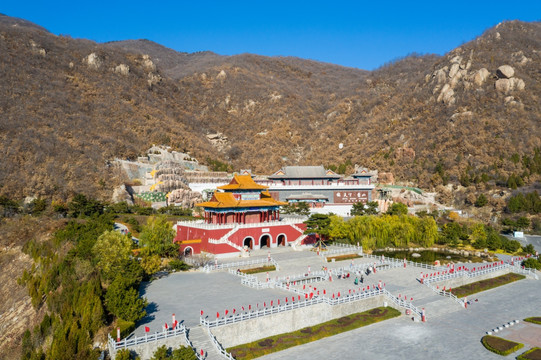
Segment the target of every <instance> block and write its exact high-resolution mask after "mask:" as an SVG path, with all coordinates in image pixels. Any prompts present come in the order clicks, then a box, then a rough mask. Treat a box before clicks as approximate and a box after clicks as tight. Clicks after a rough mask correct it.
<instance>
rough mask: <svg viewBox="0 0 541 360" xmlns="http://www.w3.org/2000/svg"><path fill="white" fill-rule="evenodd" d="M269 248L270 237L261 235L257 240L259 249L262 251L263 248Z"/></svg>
mask: <svg viewBox="0 0 541 360" xmlns="http://www.w3.org/2000/svg"><path fill="white" fill-rule="evenodd" d="M265 246H266V247H269V248H270V246H271V237H270V235H263V236H261V237H260V238H259V248H260V249H263V247H265Z"/></svg>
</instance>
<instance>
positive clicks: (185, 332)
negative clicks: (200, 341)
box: [184, 328, 204, 360]
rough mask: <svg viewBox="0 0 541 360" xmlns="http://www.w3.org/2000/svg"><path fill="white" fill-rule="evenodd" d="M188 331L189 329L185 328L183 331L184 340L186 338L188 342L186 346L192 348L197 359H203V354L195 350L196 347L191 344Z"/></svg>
mask: <svg viewBox="0 0 541 360" xmlns="http://www.w3.org/2000/svg"><path fill="white" fill-rule="evenodd" d="M188 332H190V330H189V329H188V328H186V331H184V340H186V344H188V346H189V347H191V348H192V350H193V352H194V353H195V356H196V357H197V359H198V360H203V359H204V357H203V355H201V354H200V353H198V352H197V349H196V348H195V347H194V346H193V343H192V342H191V341H190V339H189V338H188Z"/></svg>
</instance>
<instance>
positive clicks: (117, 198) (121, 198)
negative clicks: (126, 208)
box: [111, 184, 133, 205]
mask: <svg viewBox="0 0 541 360" xmlns="http://www.w3.org/2000/svg"><path fill="white" fill-rule="evenodd" d="M111 201H112V202H113V203H115V204H116V203H120V202H125V203H127V204H128V205H133V196H132V194H130V192H129V191H128V189H127V188H126V185H124V184H122V185H120V186H119V187H117V188H115V189H114V191H113V197H112V199H111Z"/></svg>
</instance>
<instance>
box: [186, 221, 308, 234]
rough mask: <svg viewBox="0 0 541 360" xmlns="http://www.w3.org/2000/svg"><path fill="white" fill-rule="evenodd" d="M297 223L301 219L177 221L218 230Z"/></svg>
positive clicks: (191, 225)
mask: <svg viewBox="0 0 541 360" xmlns="http://www.w3.org/2000/svg"><path fill="white" fill-rule="evenodd" d="M301 223H302V221H301ZM296 224H299V221H298V220H295V219H282V220H272V221H263V222H258V223H253V224H238V223H231V224H208V223H205V222H202V220H194V221H177V225H181V226H189V227H193V228H198V229H205V230H216V229H233V230H234V229H247V228H254V227H261V226H283V225H296ZM299 231H301V232H302V230H300V229H299Z"/></svg>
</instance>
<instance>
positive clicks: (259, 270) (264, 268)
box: [240, 265, 276, 274]
mask: <svg viewBox="0 0 541 360" xmlns="http://www.w3.org/2000/svg"><path fill="white" fill-rule="evenodd" d="M274 270H276V266H274V265H271V266H260V267H256V268H253V269H243V270H240V272H241V273H243V274H257V273H262V272H267V271H274Z"/></svg>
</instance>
